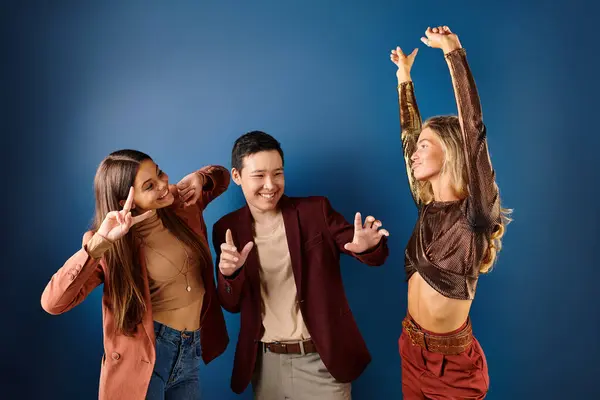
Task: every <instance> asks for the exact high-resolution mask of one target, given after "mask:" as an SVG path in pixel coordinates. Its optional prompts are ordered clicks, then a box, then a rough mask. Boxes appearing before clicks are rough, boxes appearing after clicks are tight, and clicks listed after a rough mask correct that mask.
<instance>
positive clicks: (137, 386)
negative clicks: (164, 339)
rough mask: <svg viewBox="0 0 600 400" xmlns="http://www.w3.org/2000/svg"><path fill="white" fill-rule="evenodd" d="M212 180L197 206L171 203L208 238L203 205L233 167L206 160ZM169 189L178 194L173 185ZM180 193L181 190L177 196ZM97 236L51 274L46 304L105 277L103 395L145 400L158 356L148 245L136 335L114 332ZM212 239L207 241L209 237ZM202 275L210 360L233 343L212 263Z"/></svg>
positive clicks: (57, 307) (55, 306) (64, 302)
mask: <svg viewBox="0 0 600 400" xmlns="http://www.w3.org/2000/svg"><path fill="white" fill-rule="evenodd" d="M197 172H198V173H200V174H203V175H204V176H205V177H206V178H207V180H208V182H209V183H208V184H207V186H205V188H204V189H205V190H204V191H203V192H202V196H200V198H199V199H198V202H197V203H196V205H195V206H190V207H187V208H184V207H183V206H182V204H181V203H180V202H178V201H176V202H175V203H173V206H172V207H174V208H175V210H176V212H177V215H179V216H180V217H181V218H182V219H183V220H184V221H185V223H186V224H187V225H188V226H189V227H190V228H191V229H192V230H193V231H194V232H195V233H196V235H198V237H199V238H200V239H201V240H204V241H206V224H205V223H204V218H203V217H202V211H203V210H204V208H205V207H206V205H207V204H208V203H210V202H211V201H212V200H213V199H214V198H215V197H217V196H219V195H220V194H221V193H223V192H224V191H225V190H226V189H227V186H228V185H229V180H230V178H229V172H228V171H227V169H225V168H223V167H220V166H207V167H204V168H202V169H200V170H199V171H197ZM170 189H171V191H172V192H173V194H176V193H175V192H176V190H177V189H176V188H175V186H171V188H170ZM175 198H176V199H177V196H175ZM92 236H93V232H91V231H88V232H86V233H85V235H84V237H83V246H82V248H81V249H79V251H77V252H76V253H75V254H73V256H72V257H71V258H69V259H68V260H67V261H66V262H65V264H64V265H63V266H62V268H60V269H59V270H58V272H56V273H55V274H54V276H52V279H51V280H50V282H49V283H48V285H47V286H46V289H45V290H44V293H43V294H42V299H41V303H42V307H43V308H44V310H46V311H47V312H48V313H50V314H54V315H56V314H62V313H64V312H67V311H69V310H70V309H72V308H73V307H75V306H76V305H78V304H79V303H81V302H82V301H83V300H85V298H86V297H87V295H88V294H89V293H90V292H91V291H92V290H94V289H95V288H96V287H97V286H99V285H100V284H102V283H104V284H105V285H104V290H103V297H102V317H103V318H102V321H103V333H104V356H103V357H102V364H101V369H100V388H99V394H98V398H99V399H100V400H117V399H127V400H143V399H145V398H146V392H147V390H148V384H149V383H150V378H151V376H152V371H153V369H154V363H155V361H156V349H155V337H154V325H153V320H152V302H151V301H150V288H149V284H148V273H147V270H146V265H145V257H144V255H143V254H144V253H143V251H144V246H143V245H141V244H140V248H139V252H140V253H139V254H140V265H141V268H142V277H143V280H144V300H145V302H146V309H147V312H146V313H145V314H144V316H143V318H142V322H141V323H140V324H138V326H137V330H136V332H135V334H134V335H133V336H125V335H123V334H121V333H118V332H115V329H114V326H115V317H114V313H113V312H112V310H111V307H110V302H109V298H110V297H109V296H107V290H108V289H107V288H108V285H107V284H106V283H107V281H108V280H109V279H110V274H109V271H108V269H107V266H106V263H105V262H104V258H102V259H100V260H96V259H93V258H92V257H90V256H89V255H88V253H87V251H86V249H85V244H86V243H87V242H88V240H89V239H90V238H91V237H92ZM207 244H208V243H207ZM202 279H203V281H204V286H205V288H206V293H205V295H204V303H203V304H202V310H201V315H200V319H201V321H202V329H201V334H200V341H201V346H202V358H203V360H204V362H205V363H207V364H208V363H209V362H210V361H212V360H213V359H215V358H216V357H217V356H219V355H220V354H221V353H223V352H224V351H225V349H226V347H227V344H228V343H229V336H228V335H227V328H226V326H225V319H224V317H223V310H221V307H220V305H219V301H218V297H217V293H216V287H215V284H214V276H213V269H212V265H211V266H210V268H202Z"/></svg>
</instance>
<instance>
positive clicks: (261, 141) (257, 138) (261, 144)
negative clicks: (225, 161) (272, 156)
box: [231, 131, 283, 171]
mask: <svg viewBox="0 0 600 400" xmlns="http://www.w3.org/2000/svg"><path fill="white" fill-rule="evenodd" d="M270 150H277V152H278V153H279V155H280V156H281V164H282V165H283V150H282V149H281V144H280V143H279V142H278V141H277V140H275V138H274V137H273V136H271V135H269V134H268V133H265V132H262V131H252V132H248V133H245V134H243V135H242V136H240V137H239V138H238V139H237V140H236V141H235V143H234V145H233V150H231V166H232V167H233V168H235V169H237V170H238V171H241V170H242V167H243V166H244V157H246V156H249V155H252V154H256V153H260V152H261V151H270Z"/></svg>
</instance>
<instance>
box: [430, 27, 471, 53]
mask: <svg viewBox="0 0 600 400" xmlns="http://www.w3.org/2000/svg"><path fill="white" fill-rule="evenodd" d="M421 41H422V42H423V43H425V44H426V45H427V46H429V47H433V48H435V49H442V50H443V51H444V54H447V53H450V52H451V51H453V50H456V49H460V48H461V47H462V46H461V44H460V40H458V36H456V34H454V33H452V31H451V30H450V28H448V27H447V26H438V27H435V28H427V30H426V31H425V37H422V38H421Z"/></svg>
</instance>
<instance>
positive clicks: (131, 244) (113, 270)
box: [92, 150, 210, 335]
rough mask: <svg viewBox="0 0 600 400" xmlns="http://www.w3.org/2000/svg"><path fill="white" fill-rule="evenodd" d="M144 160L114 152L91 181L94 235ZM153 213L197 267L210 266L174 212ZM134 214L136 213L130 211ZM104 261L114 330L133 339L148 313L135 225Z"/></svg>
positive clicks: (194, 237)
mask: <svg viewBox="0 0 600 400" xmlns="http://www.w3.org/2000/svg"><path fill="white" fill-rule="evenodd" d="M146 160H152V159H151V158H150V156H148V155H147V154H144V153H142V152H140V151H137V150H119V151H115V152H113V153H111V154H110V155H109V156H108V157H106V158H105V159H104V160H102V162H101V163H100V166H99V167H98V170H97V171H96V176H95V178H94V193H95V197H96V212H95V216H94V222H93V228H92V229H93V231H96V230H98V228H99V227H100V225H101V224H102V221H103V220H104V218H105V216H106V214H108V213H109V212H111V211H118V210H121V209H122V207H121V206H120V204H119V201H121V200H125V199H126V198H127V195H128V194H129V188H130V187H131V186H133V184H134V181H135V177H136V175H137V172H138V169H139V166H140V164H141V163H142V162H143V161H146ZM156 211H157V214H158V217H159V218H160V219H161V221H162V223H163V224H164V226H165V227H166V228H167V229H168V230H169V232H171V233H172V234H173V235H174V236H175V237H177V239H179V240H181V241H182V242H183V243H185V244H187V245H188V246H189V247H191V248H192V250H193V252H194V253H195V255H196V257H197V258H199V260H200V265H201V266H206V265H210V252H209V249H208V246H207V244H206V243H205V242H204V241H203V240H201V239H200V238H199V237H198V235H196V234H195V233H194V231H192V229H191V228H190V227H189V226H188V225H187V224H186V223H185V222H183V220H181V218H179V217H178V216H177V214H176V213H175V210H174V209H173V208H172V207H165V208H162V209H158V210H156ZM133 213H135V209H134V210H132V214H133ZM104 260H105V262H106V267H107V271H108V277H107V280H106V282H107V283H108V287H107V292H108V296H109V301H110V303H109V306H110V308H111V310H112V312H113V314H114V316H115V330H116V331H117V332H120V333H123V334H125V335H133V334H134V333H135V330H136V326H137V325H138V324H139V323H140V322H141V321H142V317H143V316H144V313H145V312H146V311H147V310H146V302H145V301H144V286H143V278H142V269H141V265H140V260H139V242H138V239H136V236H135V225H134V226H133V227H132V228H131V229H130V230H129V232H127V234H126V235H125V236H123V237H122V238H121V239H119V240H117V241H116V242H115V243H114V244H113V245H112V247H111V248H110V249H109V250H108V251H107V252H106V253H105V254H104Z"/></svg>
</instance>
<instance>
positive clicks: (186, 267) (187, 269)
mask: <svg viewBox="0 0 600 400" xmlns="http://www.w3.org/2000/svg"><path fill="white" fill-rule="evenodd" d="M175 240H177V243H179V245H180V246H181V248H182V249H183V252H184V253H185V261H184V262H183V266H182V267H181V269H179V268H178V267H177V265H175V263H174V262H173V261H171V260H170V259H169V258H168V257H167V256H165V255H164V254H162V253H161V252H160V251H158V250H156V249H155V248H153V247H152V246H148V244H146V247H148V248H149V249H150V250H152V251H154V252H155V253H156V254H158V255H160V256H161V257H162V258H164V259H165V260H167V261H168V262H169V263H171V265H172V266H173V267H175V269H177V272H178V273H179V274H181V275H183V276H184V277H185V285H186V287H185V290H187V291H188V292H191V291H192V287H191V286H190V282H189V281H188V275H187V274H188V272H190V264H189V260H190V259H191V258H190V255H189V254H188V252H187V250H186V248H185V246H184V245H183V244H182V243H181V241H180V240H179V239H178V238H177V237H175ZM184 268H185V272H183V270H184Z"/></svg>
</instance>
